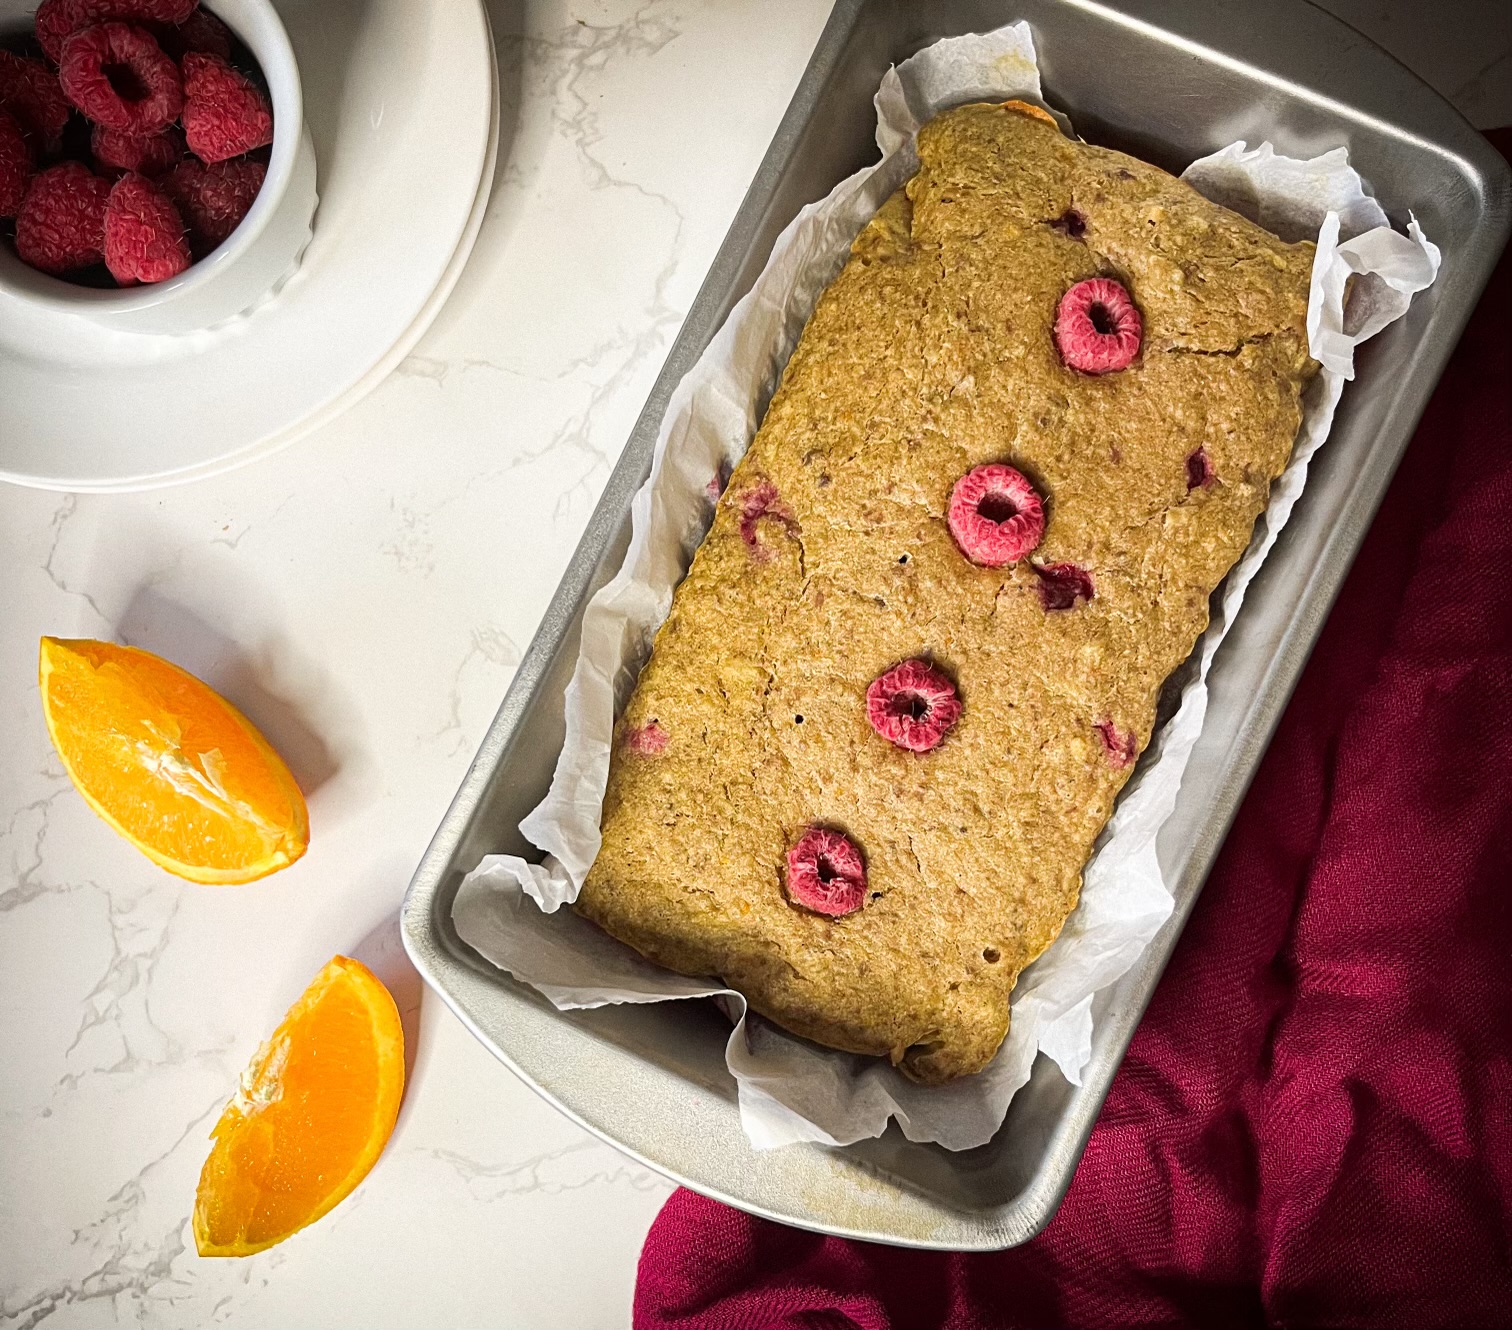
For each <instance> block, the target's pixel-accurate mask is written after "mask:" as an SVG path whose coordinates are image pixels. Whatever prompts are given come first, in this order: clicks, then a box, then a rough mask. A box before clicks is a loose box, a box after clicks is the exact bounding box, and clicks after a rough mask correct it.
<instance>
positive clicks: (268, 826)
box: [40, 637, 309, 883]
mask: <svg viewBox="0 0 1512 1330" xmlns="http://www.w3.org/2000/svg"><path fill="white" fill-rule="evenodd" d="M40 684H41V690H42V706H43V712H44V714H45V716H46V719H47V728H48V731H49V733H50V734H51V735H52V740H53V743H54V745H55V746H56V747H57V750H58V753H59V755H60V756H61V757H62V759H63V765H64V766H65V767H66V768H67V770H68V774H69V776H70V777H71V778H72V780H73V782H74V784H75V785H76V786H77V787H78V789H79V792H80V793H81V794H83V796H84V798H85V799H86V800H87V801H88V802H89V804H90V806H91V807H92V808H93V809H94V810H95V812H97V813H98V814H99V815H100V816H101V817H102V818H104V819H105V821H106V822H108V823H109V824H110V825H111V826H112V827H113V828H114V829H115V830H116V831H118V832H120V834H121V835H123V836H125V837H126V839H127V840H129V841H130V842H131V843H132V844H133V845H135V846H136V847H137V849H139V850H141V851H142V852H143V853H144V854H146V855H147V856H148V857H149V858H151V859H152V860H154V861H155V862H156V863H158V864H160V865H161V866H162V867H164V868H166V869H167V870H168V871H169V872H171V873H176V874H178V875H179V876H180V877H186V878H188V879H190V880H191V881H194V882H224V883H230V882H250V881H252V880H253V879H254V878H259V877H264V876H266V875H267V874H269V873H272V872H275V871H277V870H278V869H280V868H284V867H287V866H288V865H289V864H291V863H293V862H294V861H295V860H296V859H298V858H299V857H300V856H301V855H302V854H303V853H304V852H305V848H306V846H307V845H308V844H309V814H308V811H307V810H306V808H305V801H304V796H303V795H302V794H301V793H300V791H299V786H298V784H297V783H296V782H295V780H294V777H293V775H292V774H291V773H290V771H289V769H288V767H287V766H286V765H285V764H284V762H283V760H282V759H281V758H280V757H279V756H278V754H277V753H275V752H274V751H273V749H272V748H271V747H270V746H269V744H268V742H267V740H265V739H264V738H263V737H262V735H261V734H259V733H258V732H257V729H256V728H255V727H254V726H253V725H252V723H251V722H250V721H248V720H247V719H246V717H244V716H243V715H242V714H241V713H240V712H239V711H237V710H236V708H235V707H233V706H232V705H231V704H230V703H229V702H227V701H226V700H225V698H223V697H221V696H220V695H219V694H218V693H216V692H215V691H214V690H213V689H212V688H210V687H209V686H208V685H206V684H204V683H201V682H200V681H199V680H198V679H196V678H195V677H194V676H193V675H191V674H188V673H186V672H185V671H183V670H181V669H179V668H178V666H176V665H172V664H170V663H169V662H168V661H166V660H163V659H162V658H161V657H159V656H154V655H152V654H151V653H150V652H147V651H141V650H138V649H137V648H135V647H123V646H117V645H116V644H115V643H112V642H95V641H88V640H77V641H63V640H60V639H58V638H52V637H44V638H43V639H42V648H41V662H40Z"/></svg>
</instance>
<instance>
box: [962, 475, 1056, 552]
mask: <svg viewBox="0 0 1512 1330" xmlns="http://www.w3.org/2000/svg"><path fill="white" fill-rule="evenodd" d="M945 522H946V525H947V526H948V527H949V528H950V534H951V536H952V537H953V538H954V539H955V543H956V545H957V546H958V547H959V549H960V551H961V553H962V554H964V555H965V556H966V557H967V558H968V559H970V560H971V562H972V563H975V564H979V565H980V566H982V567H984V568H1002V567H1004V566H1006V565H1007V564H1010V563H1017V562H1018V560H1020V559H1022V558H1024V557H1025V556H1026V555H1028V554H1029V553H1031V552H1032V551H1033V550H1034V548H1035V547H1036V546H1037V545H1038V544H1039V543H1040V540H1041V538H1042V537H1043V536H1044V534H1045V505H1044V503H1043V502H1042V501H1041V500H1040V496H1039V495H1038V494H1037V493H1036V492H1035V489H1034V486H1033V485H1031V484H1030V483H1029V480H1028V478H1027V477H1026V476H1025V475H1024V474H1023V473H1022V472H1021V471H1017V470H1015V469H1014V468H1013V467H1011V466H1005V465H1003V464H1002V463H1001V462H994V463H991V464H989V465H987V466H978V467H974V468H972V469H971V470H970V471H968V472H967V473H966V474H965V475H964V476H962V477H961V478H960V479H959V480H958V481H956V483H955V487H954V488H953V489H952V490H951V491H950V502H949V504H948V505H947V506H946V509H945Z"/></svg>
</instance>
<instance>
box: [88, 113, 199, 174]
mask: <svg viewBox="0 0 1512 1330" xmlns="http://www.w3.org/2000/svg"><path fill="white" fill-rule="evenodd" d="M89 148H90V151H91V152H92V153H94V159H95V167H96V168H97V169H98V170H99V172H100V174H101V175H105V176H118V175H121V174H123V173H124V172H126V171H136V172H138V173H139V174H141V175H144V176H147V177H148V179H155V178H156V177H158V176H160V175H162V174H163V173H164V172H165V171H167V170H168V169H169V168H170V167H172V166H173V164H174V163H175V162H176V161H178V159H179V158H180V157H182V156H183V155H184V135H183V133H182V132H181V131H180V130H179V128H178V126H177V125H169V126H168V128H167V129H165V130H163V131H162V133H160V134H149V135H148V136H147V137H146V138H137V137H136V135H134V134H123V133H121V131H120V130H118V129H106V128H105V126H104V125H96V126H95V127H94V130H93V131H92V132H91V134H90V136H89Z"/></svg>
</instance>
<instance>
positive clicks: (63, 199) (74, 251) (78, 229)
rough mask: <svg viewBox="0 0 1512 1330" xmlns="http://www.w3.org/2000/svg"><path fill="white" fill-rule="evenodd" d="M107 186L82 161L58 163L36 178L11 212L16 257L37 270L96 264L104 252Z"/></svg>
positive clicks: (63, 269)
mask: <svg viewBox="0 0 1512 1330" xmlns="http://www.w3.org/2000/svg"><path fill="white" fill-rule="evenodd" d="M109 197H110V183H109V182H108V181H105V180H101V179H100V177H99V176H97V175H96V174H95V173H94V172H93V171H91V170H90V169H89V168H88V167H87V166H85V165H84V163H83V162H59V163H58V165H57V166H51V167H48V169H47V170H45V171H43V172H41V173H40V174H39V175H37V176H35V177H34V178H33V179H32V182H31V188H29V189H28V190H27V191H26V198H25V199H23V200H22V201H21V211H20V212H19V213H17V214H16V253H17V255H19V256H20V259H21V262H22V263H29V264H30V265H31V266H32V267H33V268H37V269H39V270H40V271H42V272H49V273H54V274H57V273H64V272H71V271H73V270H74V269H75V268H87V267H89V265H90V264H92V263H98V262H99V261H100V258H101V256H102V255H103V254H104V252H105V202H106V200H107V199H108V198H109Z"/></svg>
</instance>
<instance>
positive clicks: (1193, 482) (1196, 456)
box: [1186, 448, 1218, 491]
mask: <svg viewBox="0 0 1512 1330" xmlns="http://www.w3.org/2000/svg"><path fill="white" fill-rule="evenodd" d="M1186 476H1187V489H1188V490H1189V491H1190V490H1205V489H1211V488H1212V487H1213V482H1214V481H1215V480H1217V479H1218V477H1217V476H1216V475H1214V474H1213V463H1212V461H1211V459H1210V458H1209V457H1208V455H1207V449H1206V448H1199V449H1198V450H1197V451H1196V452H1195V453H1192V454H1191V455H1190V456H1188V458H1187V459H1186Z"/></svg>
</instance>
